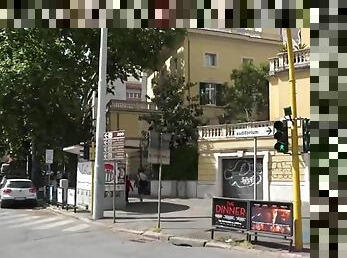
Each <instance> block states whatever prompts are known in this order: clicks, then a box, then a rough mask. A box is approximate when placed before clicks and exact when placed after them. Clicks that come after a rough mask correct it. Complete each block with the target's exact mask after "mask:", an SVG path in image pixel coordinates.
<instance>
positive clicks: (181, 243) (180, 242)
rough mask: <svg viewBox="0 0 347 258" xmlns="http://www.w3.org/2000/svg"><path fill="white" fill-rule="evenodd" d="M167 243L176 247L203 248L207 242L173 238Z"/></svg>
mask: <svg viewBox="0 0 347 258" xmlns="http://www.w3.org/2000/svg"><path fill="white" fill-rule="evenodd" d="M169 242H170V243H171V244H174V245H178V246H191V247H205V245H206V243H207V240H204V239H195V238H188V237H178V236H173V237H170V238H169Z"/></svg>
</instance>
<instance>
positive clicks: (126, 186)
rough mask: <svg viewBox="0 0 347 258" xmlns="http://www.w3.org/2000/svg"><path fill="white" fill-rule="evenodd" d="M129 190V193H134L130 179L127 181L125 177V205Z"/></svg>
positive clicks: (127, 178)
mask: <svg viewBox="0 0 347 258" xmlns="http://www.w3.org/2000/svg"><path fill="white" fill-rule="evenodd" d="M130 189H131V191H134V188H133V186H132V184H131V182H130V179H129V176H128V175H126V176H125V201H126V203H129V192H130Z"/></svg>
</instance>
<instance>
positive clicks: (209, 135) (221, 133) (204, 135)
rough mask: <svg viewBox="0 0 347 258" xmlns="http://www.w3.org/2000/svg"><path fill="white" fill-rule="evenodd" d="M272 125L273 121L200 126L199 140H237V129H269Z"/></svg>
mask: <svg viewBox="0 0 347 258" xmlns="http://www.w3.org/2000/svg"><path fill="white" fill-rule="evenodd" d="M271 125H273V122H271V121H260V122H248V123H240V124H224V125H208V126H199V127H198V131H199V140H208V139H210V140H212V139H214V140H218V139H223V138H235V136H234V130H235V129H243V128H257V127H267V126H271Z"/></svg>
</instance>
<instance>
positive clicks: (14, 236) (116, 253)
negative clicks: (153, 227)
mask: <svg viewBox="0 0 347 258" xmlns="http://www.w3.org/2000/svg"><path fill="white" fill-rule="evenodd" d="M0 246H1V251H0V253H1V257H6V258H18V257H23V258H34V257H35V258H37V257H48V258H68V257H74V258H79V257H86V258H89V257H95V258H108V257H112V258H115V257H116V258H131V257H143V258H147V257H148V258H155V257H165V258H171V257H172V258H174V257H177V258H182V257H198V258H205V257H206V258H214V257H216V258H217V257H218V258H224V257H225V258H226V257H228V258H230V257H236V258H238V257H245V258H248V257H252V258H254V257H257V255H254V253H253V254H252V253H249V254H248V253H247V252H244V251H239V250H238V251H236V250H232V251H231V250H224V249H217V248H197V247H181V246H174V245H171V244H169V243H165V242H161V241H157V240H152V239H145V238H142V237H140V238H139V237H138V236H135V235H129V234H125V233H118V232H117V233H115V232H113V231H111V230H110V229H108V228H106V227H103V226H99V225H95V223H86V222H83V221H80V220H77V219H75V218H71V217H66V216H64V215H59V214H55V213H52V212H51V211H48V210H45V209H28V208H16V209H0Z"/></svg>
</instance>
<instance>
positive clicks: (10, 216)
mask: <svg viewBox="0 0 347 258" xmlns="http://www.w3.org/2000/svg"><path fill="white" fill-rule="evenodd" d="M0 227H6V228H12V229H28V230H31V231H38V230H39V231H43V230H51V229H58V230H61V231H62V232H81V231H86V230H88V228H89V227H90V226H89V225H88V224H85V223H81V222H80V221H79V220H76V219H72V218H66V217H63V216H57V215H47V214H45V216H43V215H37V214H33V213H32V212H31V211H27V210H23V211H21V213H18V212H15V211H6V210H5V211H3V210H0Z"/></svg>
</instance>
